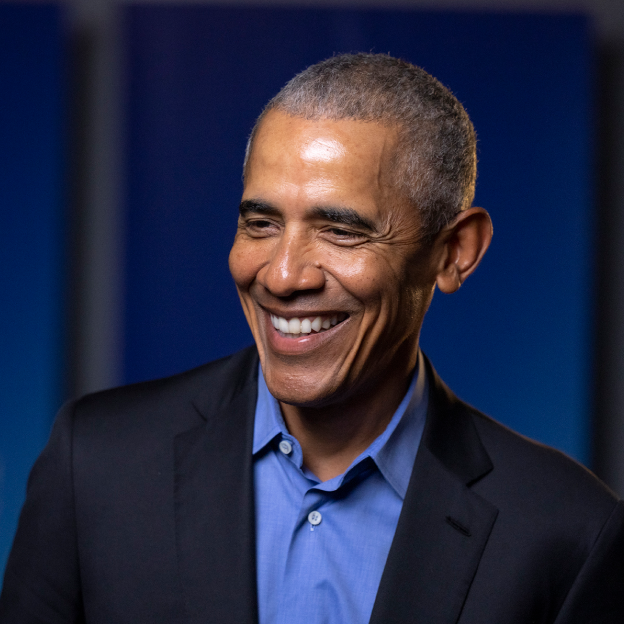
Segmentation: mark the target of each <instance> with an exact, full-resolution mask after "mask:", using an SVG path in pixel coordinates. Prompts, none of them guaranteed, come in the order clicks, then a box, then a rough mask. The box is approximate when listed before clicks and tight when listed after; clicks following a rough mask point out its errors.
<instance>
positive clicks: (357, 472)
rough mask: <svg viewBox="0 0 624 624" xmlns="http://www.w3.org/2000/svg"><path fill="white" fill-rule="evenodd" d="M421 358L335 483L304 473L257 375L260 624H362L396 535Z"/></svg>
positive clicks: (414, 428) (419, 407) (297, 449)
mask: <svg viewBox="0 0 624 624" xmlns="http://www.w3.org/2000/svg"><path fill="white" fill-rule="evenodd" d="M426 383H427V382H426V376H425V373H424V366H423V362H422V355H420V356H419V360H418V365H417V367H416V371H415V373H414V376H413V378H412V381H411V384H410V387H409V390H408V391H407V394H406V395H405V397H404V398H403V401H402V402H401V404H400V405H399V407H398V408H397V410H396V412H395V413H394V415H393V417H392V420H391V421H390V423H389V424H388V426H387V427H386V430H385V431H384V432H383V433H382V434H381V435H380V436H379V437H378V438H377V439H376V440H375V441H374V442H373V443H372V444H371V445H370V446H369V447H368V448H367V449H366V451H364V452H363V453H362V454H361V455H360V456H359V457H357V458H356V459H355V461H354V462H353V463H352V464H351V466H349V468H348V469H347V470H346V471H345V472H344V473H343V474H341V475H339V476H337V477H334V478H333V479H330V480H329V481H325V482H324V483H322V482H320V481H319V479H318V478H317V477H315V476H314V475H313V474H312V473H311V472H310V471H309V470H307V469H306V468H305V467H304V466H303V465H302V452H301V446H300V445H299V443H298V442H297V440H296V439H295V438H294V437H293V436H291V435H290V434H289V433H288V430H287V429H286V425H285V423H284V419H283V418H282V415H281V411H280V408H279V404H278V402H277V400H276V399H275V398H274V397H273V396H272V395H271V394H270V392H269V390H268V388H267V386H266V383H265V381H264V377H263V375H262V370H260V371H259V374H258V400H257V404H256V415H255V426H254V444H253V454H254V488H255V504H256V557H257V579H258V609H259V619H260V624H298V623H301V624H365V623H366V622H368V621H369V619H370V615H371V612H372V610H373V604H374V602H375V596H376V594H377V589H378V587H379V581H380V580H381V575H382V572H383V569H384V566H385V563H386V558H387V557H388V552H389V550H390V544H391V543H392V538H393V537H394V532H395V529H396V525H397V522H398V520H399V514H400V513H401V507H402V505H403V499H404V498H405V493H406V491H407V486H408V483H409V479H410V475H411V472H412V466H413V464H414V460H415V458H416V452H417V450H418V445H419V443H420V438H421V436H422V432H423V428H424V424H425V417H426V413H427V392H426Z"/></svg>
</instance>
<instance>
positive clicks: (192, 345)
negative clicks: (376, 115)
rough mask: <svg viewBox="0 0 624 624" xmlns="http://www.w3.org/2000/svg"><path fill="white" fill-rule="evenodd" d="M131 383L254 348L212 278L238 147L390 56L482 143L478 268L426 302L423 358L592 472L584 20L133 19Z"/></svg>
mask: <svg viewBox="0 0 624 624" xmlns="http://www.w3.org/2000/svg"><path fill="white" fill-rule="evenodd" d="M127 17H128V30H127V41H128V50H129V59H130V71H129V77H130V88H129V98H130V99H129V107H128V110H129V117H128V119H129V125H128V146H129V169H128V211H129V212H128V266H127V284H126V286H127V304H128V308H127V311H126V338H127V344H126V359H125V364H126V379H127V380H128V381H131V380H137V379H144V378H147V377H153V376H159V375H164V374H168V373H172V372H175V371H178V370H182V369H184V368H186V367H189V366H192V365H195V364H199V363H200V362H203V361H205V360H207V359H210V358H213V357H217V356H219V355H223V354H226V353H228V352H230V351H232V350H234V349H236V348H238V347H239V346H242V345H243V344H246V343H248V342H249V341H250V334H249V332H248V330H247V329H246V328H245V321H244V317H243V315H242V312H241V311H240V310H239V306H238V302H237V298H236V294H235V290H234V287H233V285H232V284H231V281H230V279H229V277H228V274H227V266H226V259H227V253H228V250H229V246H230V244H231V240H232V237H233V234H234V228H235V223H236V207H237V205H238V201H239V198H240V193H241V182H240V168H241V161H242V154H243V149H244V145H245V141H246V138H247V134H248V132H249V130H250V128H251V126H252V124H253V120H254V118H255V117H256V116H257V114H258V113H259V112H260V110H261V108H262V106H263V104H264V103H265V102H266V101H267V100H268V99H269V97H270V96H271V95H273V94H274V93H275V92H276V91H277V90H278V89H279V88H280V87H281V86H282V84H284V82H286V81H287V80H288V79H289V78H290V77H292V76H293V75H294V74H295V73H296V72H297V71H299V70H301V69H303V68H304V67H306V66H307V65H309V64H311V63H314V62H316V61H318V60H319V59H321V58H324V57H327V56H329V55H331V54H332V53H334V52H345V51H356V50H366V51H368V50H372V51H376V52H390V53H391V54H393V55H396V56H402V57H405V58H407V59H409V60H411V61H413V62H415V63H417V64H419V65H422V66H423V67H425V69H427V70H428V71H430V72H431V73H433V74H434V75H435V76H437V77H438V78H439V79H440V80H441V81H442V82H444V83H445V84H447V85H449V86H450V87H451V88H452V89H453V91H454V92H455V93H456V94H457V96H458V97H459V98H460V100H461V101H462V102H464V104H465V106H466V108H467V109H468V111H469V113H470V114H471V116H472V117H473V119H474V122H475V125H476V128H477V132H478V135H479V158H480V175H479V181H478V189H477V202H478V203H479V204H481V205H483V206H485V207H486V208H487V209H488V210H490V212H491V214H492V216H493V219H494V223H495V238H494V242H493V246H492V248H491V250H490V252H489V253H488V256H487V257H486V259H485V262H484V264H483V266H482V267H481V268H480V270H479V271H478V272H477V274H476V275H474V276H473V277H471V278H470V280H469V281H468V283H467V284H466V285H465V286H464V287H463V288H462V290H461V291H460V292H459V293H458V294H457V295H454V296H452V297H444V296H441V295H437V296H436V297H435V300H434V303H433V306H432V308H433V309H432V310H431V313H430V315H429V317H428V319H427V320H426V321H425V327H424V329H423V336H422V344H423V347H424V348H425V350H426V352H427V353H429V355H430V356H431V357H432V359H433V361H434V363H435V364H436V366H437V368H438V369H439V371H440V372H441V374H442V375H443V377H445V379H446V380H447V381H448V382H449V384H450V385H451V386H452V387H453V388H454V389H455V390H456V391H457V392H458V394H459V395H460V396H462V397H463V398H465V399H466V400H468V401H470V402H473V403H474V404H476V405H477V406H479V407H480V408H482V409H484V410H486V411H488V412H489V413H491V414H492V415H493V416H495V417H496V418H498V419H500V420H502V421H503V422H505V423H507V424H509V425H510V426H512V427H514V428H516V429H518V430H520V431H522V432H523V433H525V434H527V435H530V436H532V437H535V438H538V439H540V440H542V441H545V442H548V443H550V444H554V445H555V446H558V447H560V448H562V449H564V450H566V451H567V452H569V453H571V454H572V455H575V456H576V457H578V458H580V459H581V460H586V459H587V458H588V451H589V442H588V439H587V435H588V421H589V417H588V410H589V400H588V399H589V391H590V373H591V369H590V362H589V359H590V358H589V355H590V344H589V343H590V339H591V334H590V321H591V318H590V316H591V314H590V312H591V299H592V282H591V271H592V266H591V262H592V254H591V252H592V250H591V241H592V236H593V235H592V230H593V222H592V218H591V184H590V182H591V180H590V155H591V154H590V136H591V123H590V118H591V111H590V97H589V95H590V80H591V48H590V42H589V40H588V27H587V22H586V20H585V19H584V18H583V17H581V16H574V15H572V16H561V15H560V16H548V15H494V14H492V15H490V14H483V13H478V14H469V13H464V14H461V13H460V14H457V13H446V12H445V13H423V12H415V11H382V10H348V11H347V10H329V9H327V10H314V9H259V8H239V9H225V8H212V7H197V6H195V7H163V6H159V7H154V6H151V7H147V6H135V7H132V8H130V9H129V10H128V14H127Z"/></svg>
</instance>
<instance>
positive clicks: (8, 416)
mask: <svg viewBox="0 0 624 624" xmlns="http://www.w3.org/2000/svg"><path fill="white" fill-rule="evenodd" d="M64 59H65V50H64V47H63V38H62V30H61V15H60V11H59V10H58V7H54V6H51V5H48V6H16V5H2V6H0V293H1V294H0V296H1V298H2V304H1V305H0V570H2V569H4V561H5V558H6V556H7V555H8V551H9V547H10V545H11V541H12V539H13V533H14V531H15V524H16V522H17V516H18V513H19V509H20V507H21V505H22V502H23V500H24V491H25V486H26V478H27V476H28V472H29V470H30V467H31V465H32V463H33V462H34V460H35V458H36V457H37V455H38V453H39V451H40V450H41V448H42V447H43V445H44V444H45V441H46V440H47V437H48V434H49V432H50V423H51V421H52V418H53V416H54V413H55V411H56V410H57V408H58V405H59V402H60V401H61V387H62V379H63V368H64V366H63V365H64V363H65V361H64V357H63V313H64V303H63V301H64V295H65V293H64V285H65V278H64V270H65V264H64V263H65V242H66V239H65V217H64V214H65V213H64V200H65V194H64V174H65V171H64V168H65V109H64V106H65V99H64V96H65V91H66V88H65V87H66V83H65V78H64V68H65V63H64Z"/></svg>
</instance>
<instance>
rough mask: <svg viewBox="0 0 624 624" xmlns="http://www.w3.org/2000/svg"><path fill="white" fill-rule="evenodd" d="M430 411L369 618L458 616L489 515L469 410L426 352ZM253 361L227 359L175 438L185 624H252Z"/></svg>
mask: <svg viewBox="0 0 624 624" xmlns="http://www.w3.org/2000/svg"><path fill="white" fill-rule="evenodd" d="M425 361H426V367H427V375H428V379H429V409H428V415H427V424H426V426H425V431H424V434H423V439H422V441H421V445H420V448H419V450H418V454H417V456H416V462H415V464H414V470H413V472H412V477H411V480H410V485H409V488H408V492H407V495H406V498H405V501H404V504H403V510H402V512H401V517H400V518H399V523H398V526H397V530H396V534H395V538H394V540H393V543H392V547H391V549H390V553H389V555H388V560H387V563H386V567H385V569H384V573H383V576H382V580H381V583H380V586H379V591H378V593H377V598H376V601H375V606H374V609H373V614H372V617H371V623H372V624H387V623H388V622H393V623H394V622H397V623H398V622H406V623H407V622H418V621H421V622H427V624H452V623H454V622H456V621H457V619H458V617H459V615H460V613H461V609H462V606H463V603H464V601H465V598H466V595H467V593H468V590H469V588H470V584H471V582H472V579H473V577H474V574H475V572H476V569H477V566H478V563H479V560H480V558H481V554H482V552H483V549H484V547H485V544H486V543H487V539H488V537H489V534H490V531H491V529H492V526H493V524H494V521H495V519H496V515H497V510H496V508H495V507H494V506H493V505H491V504H490V503H489V502H487V501H485V500H484V499H482V498H481V497H480V496H478V495H477V494H476V493H474V492H472V491H471V490H470V486H471V485H472V484H473V483H475V482H476V481H478V480H479V479H481V478H482V477H483V476H484V475H486V474H487V473H488V472H489V471H490V470H491V469H492V463H491V461H490V458H489V456H488V454H487V452H486V451H485V449H484V447H483V445H482V443H481V440H480V439H479V435H478V433H477V430H476V428H475V425H474V423H473V420H472V416H471V414H470V412H469V408H468V407H467V406H466V405H465V404H464V403H462V402H460V401H459V400H458V399H457V398H456V397H455V396H454V395H453V393H452V392H451V391H450V390H449V389H448V388H447V387H446V386H445V384H444V383H443V382H442V381H441V379H440V378H439V377H438V376H437V374H436V373H435V371H434V370H433V367H432V366H431V364H430V363H429V361H428V360H427V359H426V358H425ZM257 366H258V356H257V352H256V351H255V349H254V348H250V349H246V350H244V351H242V352H239V353H237V354H236V355H234V356H232V357H231V358H229V359H227V360H226V361H225V363H223V364H221V367H220V368H219V369H217V372H216V373H215V374H213V375H212V376H211V377H210V379H211V385H210V387H207V388H206V389H205V391H204V392H202V393H201V395H200V396H198V397H197V398H196V400H195V401H194V405H195V408H196V409H197V411H198V412H199V413H200V414H201V415H202V417H203V418H204V419H205V421H206V422H205V424H203V425H200V426H198V427H195V428H193V429H191V430H190V431H187V432H184V433H182V434H180V435H178V436H177V437H176V440H175V450H174V453H175V466H176V477H175V518H176V532H177V543H178V565H179V572H180V582H181V593H182V595H183V596H184V611H185V614H186V618H185V619H186V621H189V622H191V623H193V624H195V623H197V624H199V622H202V623H204V622H206V621H215V622H219V623H220V624H221V623H223V624H227V623H229V622H231V623H232V624H234V623H236V624H253V623H255V622H257V607H256V603H257V598H256V577H255V574H256V572H255V567H256V566H255V527H254V507H253V466H252V451H251V449H252V443H253V421H254V413H255V403H256V394H257Z"/></svg>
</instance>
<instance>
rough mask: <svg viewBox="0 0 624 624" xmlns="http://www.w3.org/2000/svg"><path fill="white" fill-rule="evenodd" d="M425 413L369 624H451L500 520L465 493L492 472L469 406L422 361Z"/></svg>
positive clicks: (489, 507) (488, 507)
mask: <svg viewBox="0 0 624 624" xmlns="http://www.w3.org/2000/svg"><path fill="white" fill-rule="evenodd" d="M426 366H427V374H428V380H429V387H430V391H429V412H428V415H427V425H426V428H425V432H424V434H423V439H422V442H421V445H420V448H419V450H418V455H417V457H416V462H415V464H414V470H413V472H412V477H411V481H410V485H409V488H408V492H407V495H406V497H405V501H404V503H403V510H402V512H401V517H400V518H399V523H398V526H397V530H396V534H395V537H394V540H393V542H392V547H391V549H390V553H389V555H388V560H387V563H386V567H385V569H384V573H383V576H382V579H381V583H380V586H379V591H378V593H377V598H376V601H375V606H374V608H373V614H372V617H371V624H388V623H390V622H392V623H395V622H396V623H398V622H410V623H422V624H453V623H455V622H456V621H457V619H458V618H459V616H460V613H461V609H462V606H463V604H464V601H465V599H466V595H467V593H468V590H469V588H470V585H471V583H472V579H473V578H474V575H475V573H476V570H477V566H478V564H479V560H480V558H481V554H482V552H483V549H484V547H485V544H486V543H487V540H488V537H489V535H490V532H491V530H492V526H493V525H494V521H495V519H496V516H497V513H498V511H497V509H496V507H494V506H493V505H492V504H490V503H489V502H487V501H486V500H484V499H483V498H481V497H480V496H478V495H477V494H475V493H474V492H472V491H471V490H470V488H469V486H470V485H471V484H472V483H474V482H476V481H477V480H479V479H480V478H481V477H482V476H484V475H485V474H487V473H488V472H489V471H490V470H491V469H492V463H491V461H490V458H489V456H488V455H487V452H486V451H485V449H484V448H483V445H482V444H481V441H480V439H479V436H478V434H477V431H476V429H475V427H474V424H473V421H472V418H471V416H470V414H469V413H468V410H467V408H466V406H465V405H464V404H462V403H460V402H459V401H458V400H457V399H456V397H454V395H453V394H452V393H451V392H450V391H449V390H448V388H446V386H445V385H444V384H443V382H442V381H441V380H440V379H439V377H438V376H437V375H436V373H435V371H434V370H433V368H432V367H431V364H430V363H429V362H428V361H427V362H426Z"/></svg>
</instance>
